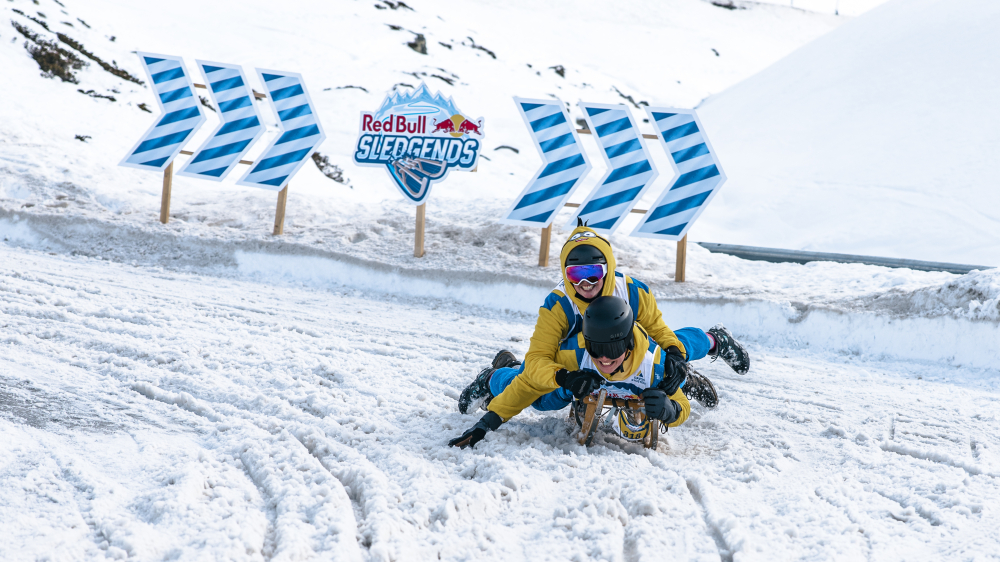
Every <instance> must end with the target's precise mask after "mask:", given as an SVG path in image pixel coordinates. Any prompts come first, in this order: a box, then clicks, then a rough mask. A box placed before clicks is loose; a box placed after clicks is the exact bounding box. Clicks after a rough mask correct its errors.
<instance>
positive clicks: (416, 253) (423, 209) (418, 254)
mask: <svg viewBox="0 0 1000 562" xmlns="http://www.w3.org/2000/svg"><path fill="white" fill-rule="evenodd" d="M426 217H427V202H426V201H425V202H423V203H421V204H419V205H417V227H416V229H415V230H414V231H413V257H415V258H422V257H424V223H425V219H426Z"/></svg>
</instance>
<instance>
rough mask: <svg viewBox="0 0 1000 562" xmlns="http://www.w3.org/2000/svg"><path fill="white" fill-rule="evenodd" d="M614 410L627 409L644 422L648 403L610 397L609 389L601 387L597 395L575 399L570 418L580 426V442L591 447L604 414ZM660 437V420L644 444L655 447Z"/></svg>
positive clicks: (647, 435) (652, 427)
mask: <svg viewBox="0 0 1000 562" xmlns="http://www.w3.org/2000/svg"><path fill="white" fill-rule="evenodd" d="M580 409H584V413H583V419H580V415H579V413H580ZM612 410H626V411H627V412H628V413H629V414H630V415H631V417H632V418H633V419H634V420H636V421H637V422H640V423H641V422H642V421H643V420H644V419H645V417H646V403H645V402H644V401H642V400H624V399H621V398H608V391H607V390H605V389H603V388H602V389H601V391H600V392H599V393H598V394H597V395H596V396H595V395H593V394H592V395H590V396H586V397H584V398H583V399H582V400H578V401H574V402H573V406H572V408H570V413H569V415H570V420H571V421H575V422H576V423H577V424H578V425H579V426H580V437H579V440H580V444H581V445H586V446H587V447H590V446H591V445H592V444H593V441H594V435H595V434H596V433H597V428H598V427H599V426H600V425H601V422H602V421H604V416H605V415H607V413H608V412H610V411H612ZM659 438H660V422H659V421H655V420H654V421H653V423H651V424H650V426H649V433H647V434H646V436H645V437H644V438H643V440H642V446H643V447H645V448H647V449H655V448H656V444H657V443H658V442H659Z"/></svg>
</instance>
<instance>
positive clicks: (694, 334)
mask: <svg viewBox="0 0 1000 562" xmlns="http://www.w3.org/2000/svg"><path fill="white" fill-rule="evenodd" d="M674 335H676V336H677V339H679V340H681V343H682V344H684V349H685V350H686V351H687V360H688V361H697V360H698V359H701V358H702V357H705V356H706V355H708V351H709V350H710V349H712V340H711V339H710V338H709V336H708V334H706V333H705V330H702V329H701V328H681V329H680V330H674Z"/></svg>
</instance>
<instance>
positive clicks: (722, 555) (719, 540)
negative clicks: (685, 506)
mask: <svg viewBox="0 0 1000 562" xmlns="http://www.w3.org/2000/svg"><path fill="white" fill-rule="evenodd" d="M684 483H685V484H687V489H688V492H690V493H691V499H693V500H694V502H695V503H696V504H698V512H699V513H701V519H702V520H703V521H704V522H705V527H706V528H707V529H708V531H709V535H711V537H712V540H713V541H715V547H716V548H717V549H719V559H720V560H722V562H733V553H732V550H731V549H730V548H729V545H728V544H726V538H725V537H724V536H723V535H722V531H721V530H720V529H719V527H718V526H717V525H716V524H715V523H714V522H713V521H712V518H711V516H710V515H709V513H708V508H707V507H706V506H705V499H704V497H702V494H701V487H700V486H699V484H698V482H697V481H696V480H695V479H693V478H685V479H684Z"/></svg>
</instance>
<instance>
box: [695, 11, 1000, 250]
mask: <svg viewBox="0 0 1000 562" xmlns="http://www.w3.org/2000/svg"><path fill="white" fill-rule="evenodd" d="M998 26H1000V3H997V2H992V1H990V0H894V1H891V2H887V3H886V4H883V5H881V6H879V7H877V8H875V9H873V10H871V11H870V12H868V13H866V14H864V15H863V16H861V17H858V18H856V19H854V20H852V21H850V22H848V23H846V24H844V25H843V26H840V27H838V28H837V29H835V30H834V31H832V32H830V33H829V34H826V35H824V36H823V37H820V38H819V39H817V40H815V41H813V42H812V43H810V44H808V45H806V46H804V47H802V48H801V49H799V50H797V51H795V52H794V53H792V54H791V55H789V56H787V57H786V58H784V59H782V60H781V61H779V62H777V63H775V64H774V65H772V66H771V67H769V68H768V69H766V70H764V71H762V72H760V73H758V74H756V75H754V76H753V77H751V78H749V79H747V80H745V81H743V82H741V83H740V84H738V85H736V86H733V87H731V88H729V89H728V90H726V91H724V92H722V93H721V94H718V95H715V96H713V97H711V98H709V99H708V100H706V101H705V102H704V103H703V104H702V105H701V106H700V108H699V112H700V114H701V117H702V120H703V122H704V123H705V126H706V128H707V129H708V131H709V134H710V137H711V139H712V143H713V145H714V146H715V148H716V149H717V151H718V153H719V157H720V159H721V160H722V163H723V166H724V167H725V169H726V173H727V174H728V175H729V181H728V182H727V184H726V186H725V187H724V188H723V189H722V191H721V192H720V195H719V196H718V197H716V198H715V199H714V201H713V203H712V206H711V207H709V208H708V209H707V210H706V211H705V213H704V215H703V216H702V218H701V220H700V221H699V223H698V225H696V226H695V228H694V232H693V233H692V236H695V237H697V239H699V240H705V241H712V242H720V243H727V244H741V245H748V246H764V247H775V248H789V249H798V250H811V251H826V252H840V253H849V254H861V255H873V256H886V257H896V258H910V259H920V260H929V261H941V262H950V263H982V264H987V265H1000V190H997V189H996V186H995V178H997V177H1000V160H998V159H997V158H996V157H995V156H994V155H995V154H996V153H997V152H998V150H1000V129H998V128H997V127H996V126H995V124H996V123H1000V106H997V104H996V103H995V100H996V99H997V98H998V97H1000V75H998V74H997V73H996V72H993V71H991V68H992V67H991V65H992V64H993V61H996V60H998V59H1000V42H998V41H997V40H996V29H997V27H998Z"/></svg>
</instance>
